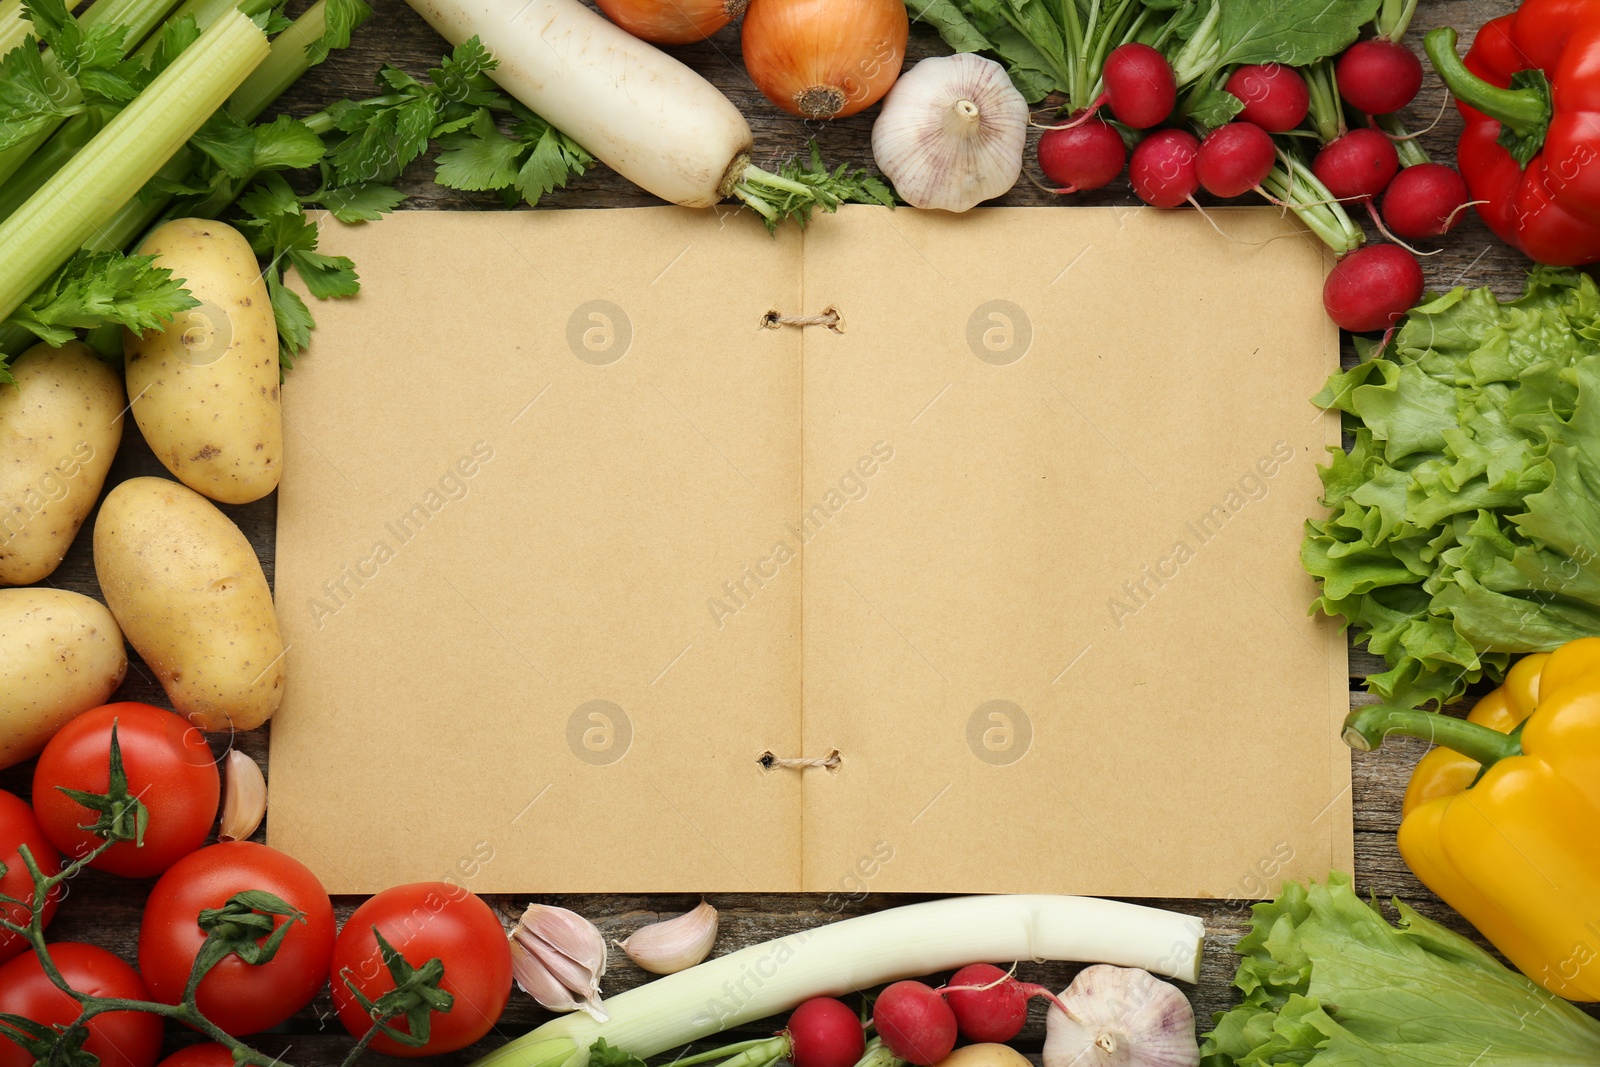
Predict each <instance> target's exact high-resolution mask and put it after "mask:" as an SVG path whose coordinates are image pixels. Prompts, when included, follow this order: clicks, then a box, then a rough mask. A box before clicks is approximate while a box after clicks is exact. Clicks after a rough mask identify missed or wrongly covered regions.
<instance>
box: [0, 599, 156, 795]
mask: <svg viewBox="0 0 1600 1067" xmlns="http://www.w3.org/2000/svg"><path fill="white" fill-rule="evenodd" d="M127 673H128V655H127V653H126V652H125V651H124V650H123V647H122V632H121V631H120V630H118V629H117V622H116V620H115V619H113V618H112V617H111V612H109V611H107V610H106V609H105V605H104V604H101V603H100V602H99V601H97V600H91V599H89V598H88V597H86V596H83V595H82V594H80V593H69V592H67V591H66V590H65V589H0V767H10V766H13V765H15V764H18V763H21V762H22V761H23V760H25V759H29V758H30V757H33V756H37V755H38V754H39V750H40V749H42V748H44V745H45V742H46V741H48V740H50V738H51V736H52V735H53V734H54V733H55V732H56V731H57V730H59V729H60V728H61V727H62V726H63V725H64V724H65V723H66V722H67V720H68V719H71V718H72V717H74V716H75V715H78V714H79V713H81V712H85V711H88V710H89V709H90V708H97V707H99V706H100V705H101V704H104V703H105V702H106V700H107V698H109V697H110V696H111V694H112V693H114V692H116V691H117V686H119V685H121V684H122V676H123V675H125V674H127Z"/></svg>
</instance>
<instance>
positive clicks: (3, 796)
mask: <svg viewBox="0 0 1600 1067" xmlns="http://www.w3.org/2000/svg"><path fill="white" fill-rule="evenodd" d="M23 845H27V846H28V851H29V852H31V853H33V858H34V862H36V863H38V864H39V869H40V870H41V871H43V872H44V873H45V875H46V877H48V876H50V875H52V874H55V873H56V872H57V871H59V870H60V869H61V857H59V856H58V855H56V850H55V846H54V845H52V844H51V843H50V839H49V838H47V837H45V836H44V830H43V829H42V828H40V826H39V820H37V819H35V818H34V817H33V809H32V808H30V807H28V805H27V803H26V802H24V801H23V799H22V798H21V797H17V796H13V795H12V794H10V793H7V792H6V791H5V790H3V789H0V863H3V864H5V865H6V873H5V874H4V876H0V896H7V897H10V898H12V899H13V900H32V899H33V879H32V877H30V876H29V874H28V868H27V866H26V865H25V864H24V863H23V862H22V856H21V855H20V853H19V852H18V850H19V849H20V848H21V847H22V846H23ZM58 892H59V891H58ZM57 900H58V897H57V895H56V894H54V893H52V894H51V895H50V896H49V898H47V899H46V900H45V902H44V924H45V925H46V926H49V925H50V919H51V917H52V916H54V915H55V913H56V902H57ZM30 914H31V912H30V911H29V909H27V908H25V907H23V906H22V905H21V904H10V905H0V916H4V917H5V918H6V919H7V920H8V921H10V922H14V923H17V924H18V925H22V924H24V923H26V922H27V921H28V916H29V915H30ZM27 947H28V942H27V940H26V939H25V938H22V937H20V936H18V935H17V934H13V933H11V932H10V931H9V930H0V963H4V962H5V961H6V960H9V959H14V958H16V957H17V956H20V955H21V954H22V952H23V950H24V949H26V948H27Z"/></svg>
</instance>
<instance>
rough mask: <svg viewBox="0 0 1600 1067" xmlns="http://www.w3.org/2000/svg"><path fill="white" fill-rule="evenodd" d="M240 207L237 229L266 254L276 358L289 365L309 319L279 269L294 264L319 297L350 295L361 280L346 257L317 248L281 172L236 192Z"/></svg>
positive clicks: (304, 339)
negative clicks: (247, 188)
mask: <svg viewBox="0 0 1600 1067" xmlns="http://www.w3.org/2000/svg"><path fill="white" fill-rule="evenodd" d="M239 208H240V209H241V210H242V211H243V212H244V213H245V216H246V217H245V218H243V219H241V220H239V222H238V223H237V225H238V227H239V229H240V230H241V231H242V232H243V233H244V234H245V235H246V237H248V238H249V240H250V247H251V249H252V250H253V251H254V252H255V253H256V255H257V256H259V257H261V258H262V259H264V260H266V266H265V267H263V268H262V275H263V276H264V277H265V278H266V281H267V294H268V296H269V297H270V298H271V300H272V312H273V317H274V319H275V320H276V321H277V325H278V358H279V362H280V363H282V365H283V366H284V367H290V366H292V365H293V359H294V357H295V356H296V355H297V354H299V352H300V351H301V350H302V349H304V348H305V346H306V344H307V343H308V342H309V341H310V336H311V328H312V325H313V323H312V320H311V312H310V310H309V309H307V307H306V305H305V302H304V301H303V300H301V299H300V297H299V296H298V295H297V294H296V293H295V292H294V291H292V290H290V289H289V288H287V287H286V286H285V285H284V284H283V273H284V271H285V270H286V269H287V268H288V267H291V266H292V267H294V269H295V271H296V272H297V273H298V274H299V275H300V278H301V280H302V281H304V282H305V285H306V289H307V291H309V292H310V293H311V295H312V296H315V297H317V298H318V299H323V300H326V299H329V298H331V297H346V296H354V295H355V294H356V293H357V292H359V291H360V289H361V281H360V278H359V277H358V276H357V274H356V271H355V264H354V263H352V262H351V261H350V260H349V259H347V258H346V257H344V256H329V255H324V254H323V253H321V252H318V251H317V224H316V222H314V221H313V220H312V219H310V218H309V217H307V215H306V214H305V212H304V211H303V210H302V208H301V205H300V201H299V199H298V198H297V197H296V196H295V195H294V190H292V189H290V188H289V184H288V182H286V181H284V180H283V178H282V177H281V176H279V175H277V174H268V175H267V176H266V177H264V178H263V179H262V180H261V181H260V182H258V183H256V185H254V186H252V187H251V188H250V190H249V191H248V192H246V193H245V194H244V195H243V196H241V197H240V198H239Z"/></svg>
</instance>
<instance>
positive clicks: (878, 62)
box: [741, 0, 910, 119]
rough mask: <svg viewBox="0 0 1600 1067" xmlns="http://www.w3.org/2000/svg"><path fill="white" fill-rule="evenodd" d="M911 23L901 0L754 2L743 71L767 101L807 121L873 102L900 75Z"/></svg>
mask: <svg viewBox="0 0 1600 1067" xmlns="http://www.w3.org/2000/svg"><path fill="white" fill-rule="evenodd" d="M909 29H910V22H909V20H908V19H907V17H906V9H905V5H904V3H902V2H901V0H753V2H752V3H751V4H750V8H749V10H748V11H746V12H745V16H744V27H743V33H742V38H741V41H742V47H743V51H744V64H745V69H746V70H748V71H749V72H750V80H751V81H753V82H755V83H756V88H758V89H760V90H761V92H762V94H763V95H765V96H766V98H767V99H768V100H770V101H772V102H773V103H774V104H776V105H777V106H778V107H780V108H782V109H783V110H785V111H787V112H789V114H791V115H798V116H800V117H801V118H805V119H839V118H844V117H845V116H847V115H854V114H855V113H856V112H858V111H861V110H863V109H864V108H868V107H871V106H872V105H873V104H875V103H877V102H878V101H879V100H880V99H882V98H883V94H884V93H887V92H888V91H889V87H890V86H892V85H893V84H894V82H895V79H896V78H898V77H899V76H900V65H901V63H902V62H903V61H904V60H905V55H906V35H907V33H908V31H909Z"/></svg>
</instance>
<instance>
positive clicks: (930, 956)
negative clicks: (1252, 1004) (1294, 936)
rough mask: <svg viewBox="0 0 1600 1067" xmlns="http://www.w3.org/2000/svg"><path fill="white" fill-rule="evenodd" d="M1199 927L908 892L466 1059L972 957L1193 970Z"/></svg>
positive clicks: (1040, 901) (520, 1058) (540, 1065)
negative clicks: (598, 1016) (895, 903)
mask: <svg viewBox="0 0 1600 1067" xmlns="http://www.w3.org/2000/svg"><path fill="white" fill-rule="evenodd" d="M1204 939H1205V925H1204V924H1203V923H1202V922H1201V921H1200V920H1199V919H1197V918H1194V917H1193V916H1189V915H1180V914H1178V913H1176V912H1170V911H1161V910H1158V909H1156V908H1147V907H1143V906H1141V905H1138V904H1125V903H1122V902H1119V901H1114V900H1099V899H1096V898H1093V897H1066V896H986V897H955V898H951V899H947V900H934V901H929V902H927V903H924V904H910V905H907V906H905V907H901V908H891V909H889V910H887V911H881V912H878V913H876V914H874V915H863V916H860V917H859V918H855V919H846V920H844V921H843V922H837V923H833V924H831V925H828V926H822V927H818V928H817V929H814V930H806V931H802V932H800V933H796V934H790V935H789V936H788V937H782V938H778V939H777V940H775V941H767V942H764V943H762V944H759V945H752V946H750V947H749V948H745V949H741V950H739V951H738V952H734V953H732V954H730V955H727V956H722V957H719V958H717V959H714V960H708V961H707V962H705V963H702V964H700V965H698V966H695V967H691V968H689V969H688V970H686V971H679V972H678V973H677V974H670V975H667V976H666V977H664V978H660V979H657V980H656V981H654V982H650V983H648V984H647V985H643V986H640V987H638V988H637V989H630V990H628V991H627V992H626V993H621V994H618V995H617V996H615V997H611V998H609V999H607V1000H606V1001H605V1010H606V1011H607V1012H608V1013H609V1014H610V1020H609V1021H608V1022H604V1023H600V1022H596V1021H595V1020H594V1019H592V1018H590V1017H589V1016H587V1015H584V1014H582V1013H581V1012H573V1013H572V1014H570V1015H564V1016H562V1017H561V1018H559V1019H556V1020H554V1021H552V1022H548V1023H545V1024H544V1025H543V1026H541V1027H539V1028H538V1029H536V1030H533V1031H532V1032H530V1033H528V1034H526V1035H524V1036H523V1037H520V1038H518V1039H517V1040H515V1041H512V1042H510V1043H509V1044H507V1045H505V1046H503V1047H501V1048H499V1049H497V1050H495V1051H494V1052H491V1053H490V1054H489V1055H487V1056H485V1057H483V1058H482V1059H480V1060H478V1061H477V1063H475V1064H474V1065H473V1067H585V1065H586V1064H587V1063H588V1059H589V1049H590V1046H592V1045H593V1044H594V1042H595V1041H596V1040H598V1039H600V1038H604V1039H605V1040H606V1043H607V1044H608V1045H612V1046H615V1047H617V1048H620V1049H622V1050H623V1051H624V1052H629V1053H632V1054H633V1055H635V1056H638V1057H640V1058H641V1059H648V1058H649V1057H651V1056H655V1055H658V1054H660V1053H662V1052H666V1051H667V1050H669V1049H674V1048H678V1047H679V1046H681V1045H686V1044H688V1043H690V1042H692V1041H698V1040H700V1039H701V1038H704V1037H709V1036H710V1035H712V1034H715V1033H718V1032H720V1031H722V1030H726V1029H729V1028H730V1027H734V1026H739V1025H742V1024H744V1023H748V1022H753V1021H754V1020H757V1019H764V1018H766V1017H768V1016H771V1015H776V1014H779V1013H781V1012H784V1011H788V1010H789V1009H791V1008H793V1007H795V1006H796V1005H798V1004H800V1003H801V1002H802V1001H805V1000H808V999H810V998H811V997H819V996H838V995H840V994H843V993H848V992H852V991H855V990H860V989H866V988H869V987H871V986H875V985H881V984H883V983H885V982H892V981H896V980H898V979H901V978H910V977H913V976H916V975H926V974H933V973H935V972H937V971H944V970H950V969H952V968H955V967H961V966H964V965H966V964H968V963H974V962H978V961H984V960H987V961H995V960H1001V961H1009V960H1078V961H1085V962H1087V961H1096V962H1102V963H1113V964H1117V965H1119V966H1123V967H1143V968H1144V969H1145V970H1148V971H1151V972H1154V973H1156V974H1161V975H1166V976H1168V977H1172V978H1181V979H1183V980H1184V981H1188V982H1193V981H1195V980H1196V979H1197V978H1198V977H1199V972H1200V949H1201V946H1202V944H1203V942H1204Z"/></svg>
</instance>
